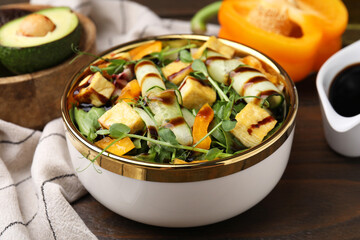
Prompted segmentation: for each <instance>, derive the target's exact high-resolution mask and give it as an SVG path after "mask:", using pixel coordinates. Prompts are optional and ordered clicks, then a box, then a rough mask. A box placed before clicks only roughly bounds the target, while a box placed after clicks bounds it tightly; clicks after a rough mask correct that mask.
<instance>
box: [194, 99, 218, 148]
mask: <svg viewBox="0 0 360 240" xmlns="http://www.w3.org/2000/svg"><path fill="white" fill-rule="evenodd" d="M213 118H214V111H213V110H212V108H211V107H210V105H209V104H208V103H206V104H204V105H203V106H202V107H201V108H200V110H199V112H198V113H197V114H196V116H195V121H194V125H193V132H192V133H193V141H194V144H196V143H197V142H199V141H200V140H201V139H202V138H203V137H205V135H206V134H207V133H208V127H209V124H210V122H211V121H212V120H213ZM210 144H211V138H210V136H208V137H206V138H205V139H204V140H203V141H201V142H200V143H199V144H197V145H196V147H197V148H202V149H210Z"/></svg>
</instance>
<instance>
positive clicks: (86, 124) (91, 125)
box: [74, 107, 105, 142]
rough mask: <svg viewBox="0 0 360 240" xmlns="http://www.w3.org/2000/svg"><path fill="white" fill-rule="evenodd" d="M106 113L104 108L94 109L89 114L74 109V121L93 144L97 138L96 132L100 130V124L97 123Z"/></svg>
mask: <svg viewBox="0 0 360 240" xmlns="http://www.w3.org/2000/svg"><path fill="white" fill-rule="evenodd" d="M104 113H105V109H104V108H96V107H92V108H91V109H90V111H89V112H85V111H84V110H82V109H78V108H76V107H75V108H74V119H75V122H76V124H77V125H78V127H79V130H80V132H81V134H83V135H84V136H86V138H87V139H88V140H89V141H91V142H93V141H94V140H95V138H96V137H97V133H96V130H97V129H99V128H100V124H99V122H98V121H97V120H98V119H99V117H101V115H103V114H104Z"/></svg>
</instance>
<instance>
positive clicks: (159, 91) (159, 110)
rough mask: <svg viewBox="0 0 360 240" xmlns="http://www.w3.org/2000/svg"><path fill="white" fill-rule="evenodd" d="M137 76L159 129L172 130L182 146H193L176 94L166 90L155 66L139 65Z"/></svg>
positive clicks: (149, 62)
mask: <svg viewBox="0 0 360 240" xmlns="http://www.w3.org/2000/svg"><path fill="white" fill-rule="evenodd" d="M135 75H136V78H137V80H138V81H139V83H140V86H141V92H142V96H143V97H147V101H148V105H149V108H150V109H151V111H152V112H153V114H154V118H155V121H156V123H157V125H158V127H165V128H169V129H171V130H172V131H173V133H174V134H175V136H176V140H177V141H178V142H179V143H180V144H182V145H191V144H192V136H191V130H190V128H189V126H188V125H187V123H186V121H185V120H184V118H183V115H182V112H181V108H180V105H179V102H178V100H177V97H176V93H175V91H174V90H165V89H166V87H165V84H164V82H163V81H162V78H161V76H160V72H159V71H158V70H157V68H156V66H155V64H154V63H153V62H152V61H149V60H145V61H141V62H139V63H137V64H136V65H135Z"/></svg>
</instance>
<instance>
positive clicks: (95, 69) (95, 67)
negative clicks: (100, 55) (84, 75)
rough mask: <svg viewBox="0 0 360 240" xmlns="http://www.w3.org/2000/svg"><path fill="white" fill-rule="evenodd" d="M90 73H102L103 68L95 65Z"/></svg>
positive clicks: (91, 67)
mask: <svg viewBox="0 0 360 240" xmlns="http://www.w3.org/2000/svg"><path fill="white" fill-rule="evenodd" d="M90 71H92V72H99V73H102V70H101V68H99V67H98V66H94V65H91V66H90Z"/></svg>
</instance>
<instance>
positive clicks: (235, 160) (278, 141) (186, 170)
mask: <svg viewBox="0 0 360 240" xmlns="http://www.w3.org/2000/svg"><path fill="white" fill-rule="evenodd" d="M208 38H209V37H208V36H203V35H164V36H157V37H151V38H144V39H140V40H136V41H132V42H128V43H125V44H121V45H118V46H116V47H113V48H111V49H109V50H107V51H105V52H103V53H102V54H100V55H99V56H104V55H106V54H109V53H110V52H122V51H128V50H130V49H132V48H134V47H137V46H139V45H142V44H145V43H148V42H150V41H156V40H160V41H174V40H184V39H185V40H191V41H200V42H202V41H206V40H207V39H208ZM221 41H223V42H224V43H225V44H227V45H229V46H232V47H234V48H235V49H236V50H237V51H238V52H240V53H243V54H246V55H253V56H255V57H257V58H259V59H260V60H262V61H263V62H265V63H266V64H267V65H269V66H270V67H271V68H273V69H274V70H275V71H277V72H278V73H280V74H281V75H282V76H283V77H284V82H285V91H286V92H285V95H286V98H287V101H288V106H289V111H288V114H287V117H286V119H285V121H284V123H283V125H282V126H281V127H280V128H279V129H278V130H277V131H276V132H275V133H274V134H273V135H272V136H271V137H269V138H268V139H266V140H264V141H263V142H262V143H261V144H259V145H257V146H255V147H253V148H251V149H249V150H246V151H244V152H243V153H240V154H237V155H234V156H232V157H229V158H223V159H218V160H213V161H208V162H202V163H189V164H161V163H152V162H145V161H138V160H133V159H128V158H125V157H120V156H116V155H114V154H111V153H107V152H105V153H103V154H102V155H101V156H100V157H99V158H97V160H96V161H95V164H96V165H97V166H96V167H97V168H100V169H101V168H103V169H106V170H108V171H111V172H113V173H116V174H119V175H122V176H125V177H130V178H133V179H138V180H145V181H154V182H194V181H203V180H209V179H215V178H219V177H224V176H227V175H230V174H233V173H236V172H239V171H242V170H244V169H247V168H250V167H251V166H253V165H255V164H257V163H259V162H261V161H262V160H264V159H266V158H267V157H268V156H270V155H271V154H272V153H274V152H275V151H276V150H277V149H278V148H279V147H280V146H281V145H282V144H283V143H284V142H285V141H286V140H287V139H288V137H289V135H290V133H291V131H292V130H293V128H294V126H295V117H296V114H297V109H298V95H297V91H296V87H295V84H294V82H293V81H291V79H290V78H289V76H288V75H287V73H286V72H285V71H284V70H283V69H282V68H281V67H280V66H279V65H278V64H277V63H275V62H274V61H273V60H271V59H270V58H269V57H267V56H265V55H264V54H262V53H260V52H258V51H256V50H254V49H252V48H250V47H247V46H245V45H242V44H239V43H236V42H233V41H229V40H225V39H221ZM95 61H96V60H95ZM95 61H92V62H95ZM89 64H90V63H89ZM89 64H88V65H87V66H86V67H85V68H83V69H82V70H81V71H79V72H78V73H77V74H75V75H74V76H73V77H72V79H71V80H70V81H69V82H68V83H67V85H66V87H65V91H64V93H63V96H62V99H61V112H62V118H63V121H64V123H65V128H66V135H67V137H68V140H69V141H70V142H71V144H72V145H73V146H74V147H75V148H76V149H77V150H78V151H79V152H80V153H81V154H82V155H83V156H84V158H88V159H93V158H94V157H95V156H96V155H98V154H99V153H100V152H101V150H102V149H100V148H98V147H96V146H95V145H94V144H92V143H91V142H89V141H88V140H87V139H86V138H84V137H83V136H82V135H81V133H80V132H79V131H78V130H77V129H76V127H75V126H74V125H73V123H72V121H71V119H70V115H69V109H68V107H67V106H68V104H67V99H68V96H69V94H70V93H71V92H72V89H73V88H74V87H75V85H76V83H77V82H78V81H79V79H80V78H81V73H83V72H84V71H85V69H86V68H87V67H88V66H89ZM89 164H90V161H89ZM85 171H94V169H92V168H89V169H86V170H85ZM99 175H100V177H101V174H99Z"/></svg>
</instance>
